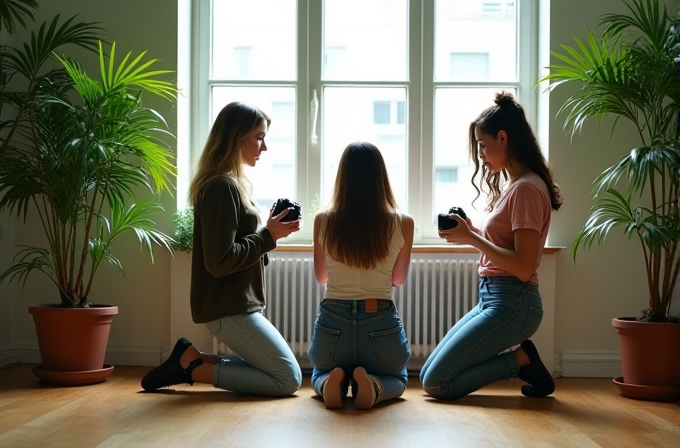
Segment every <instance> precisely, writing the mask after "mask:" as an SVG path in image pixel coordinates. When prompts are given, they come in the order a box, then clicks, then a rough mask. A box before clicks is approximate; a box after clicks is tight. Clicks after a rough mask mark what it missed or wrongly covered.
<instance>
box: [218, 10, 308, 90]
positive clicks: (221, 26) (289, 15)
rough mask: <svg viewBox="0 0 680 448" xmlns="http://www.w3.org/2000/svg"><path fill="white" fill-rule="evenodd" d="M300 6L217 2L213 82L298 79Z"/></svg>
mask: <svg viewBox="0 0 680 448" xmlns="http://www.w3.org/2000/svg"><path fill="white" fill-rule="evenodd" d="M296 3H297V2H296V1H295V0H248V1H243V0H213V14H212V32H213V40H212V42H213V46H212V49H213V50H212V61H211V62H212V76H213V78H216V79H265V80H269V79H278V80H292V79H295V73H296V70H295V67H296V54H297V51H296V45H297V39H296V29H295V28H296V14H297V12H296V8H297V4H296Z"/></svg>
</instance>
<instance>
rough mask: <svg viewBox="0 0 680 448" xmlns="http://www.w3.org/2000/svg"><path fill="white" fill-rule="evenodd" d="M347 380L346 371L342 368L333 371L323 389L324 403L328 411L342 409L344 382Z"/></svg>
mask: <svg viewBox="0 0 680 448" xmlns="http://www.w3.org/2000/svg"><path fill="white" fill-rule="evenodd" d="M344 379H345V371H344V370H342V369H341V368H340V367H336V368H335V369H333V370H331V374H330V375H329V376H328V379H326V384H324V387H323V401H324V403H325V404H326V409H340V408H341V407H342V390H341V388H342V380H344Z"/></svg>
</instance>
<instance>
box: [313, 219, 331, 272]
mask: <svg viewBox="0 0 680 448" xmlns="http://www.w3.org/2000/svg"><path fill="white" fill-rule="evenodd" d="M322 219H323V212H322V213H318V214H317V215H316V216H315V217H314V232H313V233H314V244H313V247H314V277H316V281H317V282H319V283H320V284H322V285H323V284H325V283H326V282H328V266H326V254H324V252H323V247H322V246H321V243H320V241H319V229H320V227H321V220H322Z"/></svg>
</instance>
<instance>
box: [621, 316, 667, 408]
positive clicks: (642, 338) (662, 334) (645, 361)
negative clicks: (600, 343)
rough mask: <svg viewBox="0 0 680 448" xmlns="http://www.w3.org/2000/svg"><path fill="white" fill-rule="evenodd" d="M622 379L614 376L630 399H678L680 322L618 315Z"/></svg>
mask: <svg viewBox="0 0 680 448" xmlns="http://www.w3.org/2000/svg"><path fill="white" fill-rule="evenodd" d="M612 325H613V326H614V328H616V331H617V333H618V340H619V350H620V352H621V367H622V369H623V377H622V378H614V384H616V386H617V387H618V388H619V390H620V391H621V394H622V395H624V396H627V397H630V398H638V399H643V400H655V401H678V398H680V323H678V322H638V321H637V320H635V318H615V319H613V320H612Z"/></svg>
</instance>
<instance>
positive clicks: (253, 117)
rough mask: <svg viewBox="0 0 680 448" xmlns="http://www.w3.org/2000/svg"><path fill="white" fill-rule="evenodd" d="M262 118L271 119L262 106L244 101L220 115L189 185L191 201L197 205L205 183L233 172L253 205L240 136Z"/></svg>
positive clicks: (232, 105) (239, 189) (242, 197)
mask: <svg viewBox="0 0 680 448" xmlns="http://www.w3.org/2000/svg"><path fill="white" fill-rule="evenodd" d="M262 121H266V122H267V127H269V125H270V124H271V119H270V118H269V117H268V116H267V114H265V113H264V112H262V111H261V110H260V109H258V108H256V107H253V106H250V105H248V104H244V103H241V102H238V101H237V102H233V103H229V104H227V105H226V106H224V107H223V108H222V110H221V111H220V113H219V114H218V115H217V118H216V119H215V122H214V123H213V126H212V128H211V129H210V134H209V135H208V140H207V141H206V143H205V146H204V147H203V152H202V153H201V157H200V159H199V160H198V165H197V167H196V173H195V174H194V178H193V179H192V181H191V185H190V187H189V202H190V204H191V205H192V206H194V207H195V206H196V205H197V204H198V202H199V200H200V195H201V192H202V189H203V187H204V186H205V185H206V184H207V183H208V182H210V181H211V180H212V179H214V178H216V177H218V176H225V175H226V176H230V177H231V178H233V179H234V181H235V182H236V188H237V189H238V192H239V195H240V196H241V200H242V201H243V202H244V203H245V204H250V205H253V201H252V200H251V198H250V183H249V182H248V179H247V178H246V175H245V173H244V170H243V161H242V159H241V140H242V139H243V137H245V136H246V135H248V134H250V133H251V132H252V131H253V130H254V129H255V128H256V127H257V126H258V125H259V124H260V123H262Z"/></svg>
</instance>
